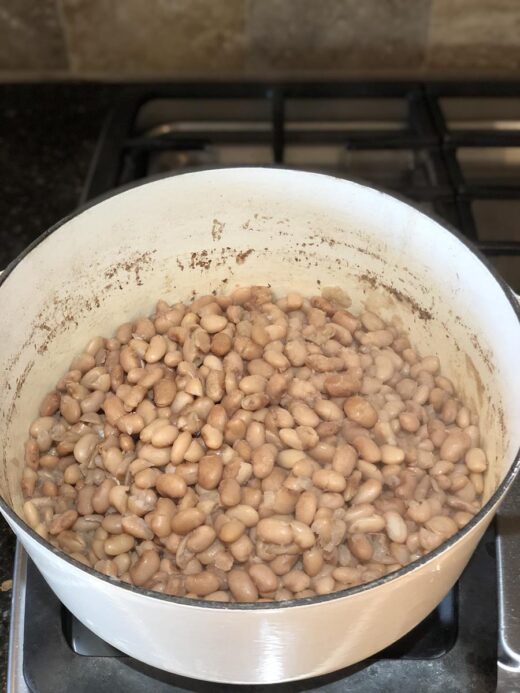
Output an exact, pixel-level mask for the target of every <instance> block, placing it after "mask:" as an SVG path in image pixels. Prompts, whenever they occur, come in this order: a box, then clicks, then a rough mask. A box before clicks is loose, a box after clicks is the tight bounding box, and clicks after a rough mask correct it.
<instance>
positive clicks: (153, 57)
mask: <svg viewBox="0 0 520 693" xmlns="http://www.w3.org/2000/svg"><path fill="white" fill-rule="evenodd" d="M244 1H245V0H61V2H62V8H63V16H64V22H65V27H66V31H67V35H68V44H69V53H70V61H71V66H72V69H73V70H75V71H78V72H98V71H99V72H111V73H116V74H143V73H166V74H168V73H171V74H172V75H175V74H179V73H183V72H185V73H194V72H197V71H198V72H204V73H206V72H207V73H208V74H214V73H215V72H218V71H219V70H228V69H237V68H239V67H240V66H241V65H242V58H243V49H244V35H243V26H244Z"/></svg>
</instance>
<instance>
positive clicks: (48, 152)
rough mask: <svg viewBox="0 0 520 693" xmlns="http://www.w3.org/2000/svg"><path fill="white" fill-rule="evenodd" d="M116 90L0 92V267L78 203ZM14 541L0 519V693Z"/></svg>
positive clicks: (48, 87)
mask: <svg viewBox="0 0 520 693" xmlns="http://www.w3.org/2000/svg"><path fill="white" fill-rule="evenodd" d="M118 92H119V88H118V87H117V86H110V85H106V84H103V85H98V84H91V83H89V84H86V83H81V84H36V85H29V84H20V85H0V268H2V269H3V268H4V267H6V266H7V265H8V264H9V262H11V261H12V260H13V259H14V258H15V257H16V256H17V255H18V254H19V253H20V252H21V251H22V250H23V249H24V248H25V247H26V246H27V245H28V244H29V243H31V242H32V241H33V240H34V239H35V238H37V237H38V236H39V235H40V233H42V231H44V230H45V229H46V228H47V227H48V226H50V225H51V224H53V223H54V222H56V221H58V220H59V219H60V218H61V217H63V216H65V215H66V214H68V213H69V212H71V211H72V210H73V209H74V207H75V206H76V204H77V200H78V198H79V195H80V192H81V187H82V184H83V181H84V179H85V176H86V173H87V170H88V166H89V163H90V160H91V157H92V155H93V152H94V148H95V145H96V141H97V138H98V135H99V131H100V128H101V126H102V123H103V120H104V118H105V115H106V113H107V111H108V110H109V108H110V105H111V103H112V102H113V100H114V99H115V98H116V97H117V94H118ZM14 545H15V542H14V536H13V535H12V533H11V531H10V530H9V528H8V527H7V525H6V524H5V522H4V521H3V520H2V519H0V584H4V589H5V591H1V590H0V690H2V691H5V689H6V673H7V671H6V669H7V643H8V635H9V608H10V600H11V591H10V590H9V589H8V586H9V585H8V584H7V585H6V584H5V581H7V580H9V579H10V578H11V577H12V566H13V556H14Z"/></svg>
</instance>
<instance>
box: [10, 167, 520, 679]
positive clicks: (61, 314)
mask: <svg viewBox="0 0 520 693" xmlns="http://www.w3.org/2000/svg"><path fill="white" fill-rule="evenodd" d="M0 281H1V284H0V305H1V306H2V339H1V340H0V373H1V375H0V377H1V383H0V432H1V439H2V443H3V447H2V461H1V463H0V492H1V495H2V497H3V500H2V501H0V511H1V512H2V514H3V515H4V517H5V518H6V519H7V521H8V523H9V524H10V525H11V527H12V529H13V530H14V532H15V533H16V535H17V536H18V538H19V539H20V541H21V542H22V544H23V546H24V547H25V549H26V550H27V552H28V553H29V555H30V556H31V558H32V559H33V560H34V562H35V563H36V565H37V567H38V568H39V570H40V571H41V572H42V574H43V576H44V577H45V579H46V580H47V582H48V583H49V585H50V586H51V588H52V589H53V590H54V592H55V593H56V594H57V596H58V597H59V598H60V600H61V601H62V602H63V603H64V604H65V606H66V607H67V608H68V609H70V611H71V612H72V613H74V614H75V615H76V616H77V617H78V618H79V619H80V620H81V621H82V622H83V623H84V624H85V625H86V626H88V627H89V628H90V629H91V630H92V631H94V633H96V634H97V635H99V636H100V637H102V638H103V639H104V640H106V641H108V642H109V643H111V644H112V645H114V646H115V647H117V648H119V649H120V650H122V651H123V652H126V653H128V654H129V655H131V656H132V657H136V658H137V659H139V660H142V661H144V662H147V663H148V664H151V665H153V666H155V667H159V668H161V669H164V670H167V671H171V672H176V673H179V674H182V675H185V676H191V677H195V678H200V679H208V680H212V681H222V682H232V683H271V682H280V681H286V680H291V679H298V678H304V677H310V676H315V675H318V674H323V673H325V672H330V671H333V670H335V669H339V668H341V667H344V666H347V665H349V664H352V663H354V662H358V661H360V660H362V659H364V658H365V657H367V656H369V655H371V654H373V653H375V652H377V651H378V650H380V649H382V648H384V647H385V646H387V645H389V644H390V643H392V642H393V641H394V640H397V639H398V638H399V637H400V636H402V635H403V634H404V633H406V632H407V631H409V630H410V629H411V628H413V627H414V626H415V625H416V624H417V623H419V622H420V621H421V620H422V619H423V618H424V617H425V616H426V615H427V614H428V613H429V612H430V611H431V610H432V609H433V608H434V607H435V606H436V605H437V603H438V602H439V601H440V600H441V599H442V598H443V597H444V595H445V594H446V593H447V592H448V590H449V589H450V588H451V586H452V585H453V584H454V583H455V581H456V580H457V578H458V577H459V575H460V573H461V572H462V570H463V569H464V566H465V565H466V563H467V561H468V559H469V558H470V556H471V554H472V552H473V550H474V548H475V546H476V545H477V542H478V541H479V539H480V538H481V536H482V534H483V532H484V530H485V529H486V527H487V525H488V524H489V522H490V521H491V519H492V517H493V515H494V513H495V511H496V509H497V506H498V504H499V503H500V501H501V500H502V498H503V497H504V494H505V493H506V491H507V489H508V488H509V486H510V485H511V483H512V481H513V478H514V476H515V474H516V472H517V471H518V465H519V461H518V450H519V447H520V361H519V358H520V356H519V355H520V322H519V310H518V307H517V305H516V302H515V300H514V298H513V295H512V293H511V292H510V291H509V289H508V288H507V287H506V286H505V285H504V283H503V282H502V281H501V280H500V279H498V278H497V276H496V275H495V274H494V273H493V272H492V271H491V270H490V269H489V267H488V266H487V265H486V264H485V262H484V261H483V260H482V258H481V257H480V256H479V255H478V254H476V252H475V250H474V249H473V248H472V247H471V246H469V245H468V244H467V243H466V242H465V241H463V240H462V239H461V238H460V237H459V236H458V235H457V234H456V233H454V232H452V231H449V230H447V229H446V228H444V227H443V226H442V225H441V224H439V223H438V222H437V221H435V220H433V219H432V218H430V217H428V216H427V215H425V214H424V213H422V212H420V211H418V210H416V209H414V208H413V207H411V206H409V205H408V204H406V203H404V202H402V201H400V200H398V199H395V198H394V197H392V196H390V195H387V194H385V193H382V192H380V191H376V190H373V189H371V188H368V187H365V186H362V185H359V184H356V183H353V182H349V181H344V180H339V179H335V178H330V177H328V176H323V175H317V174H311V173H301V172H296V171H288V170H272V169H254V168H249V169H223V170H212V171H206V172H201V173H191V174H185V175H179V176H174V177H170V178H164V179H161V180H157V181H155V182H151V183H147V184H145V185H142V186H140V187H136V188H132V189H130V190H126V191H124V192H120V193H119V194H115V195H113V196H112V197H109V198H108V199H104V200H102V201H101V202H98V203H97V204H95V205H92V206H89V207H87V208H85V209H83V210H81V211H80V212H78V213H77V214H75V215H73V216H72V217H70V218H68V219H67V220H65V221H64V222H61V223H60V224H58V225H56V226H55V227H54V228H52V229H50V231H48V232H47V233H45V234H44V235H43V236H41V237H40V238H39V239H38V240H37V241H36V242H35V243H34V244H33V245H32V246H31V247H30V248H29V249H28V250H27V251H26V252H25V253H24V254H23V256H22V257H20V258H19V259H18V260H16V261H15V262H14V263H13V264H12V265H11V266H10V267H9V268H8V269H7V270H6V271H5V272H4V274H3V276H2V278H1V280H0ZM252 283H254V284H270V285H272V286H273V287H274V288H275V289H276V290H279V291H280V292H287V291H288V290H291V289H294V290H297V291H300V292H302V293H304V294H311V293H316V292H319V291H320V289H321V288H322V287H328V286H338V287H341V288H342V289H344V290H345V291H346V292H347V293H348V294H349V296H350V297H351V299H352V309H353V310H354V311H358V310H360V309H361V308H362V307H363V306H367V307H369V308H372V309H375V310H377V312H378V313H379V314H380V315H381V316H382V317H383V318H384V319H386V320H391V321H394V322H395V323H397V324H398V325H400V326H402V327H403V328H404V329H405V330H407V331H408V332H409V334H410V335H411V338H412V341H413V343H414V344H415V345H416V346H417V347H418V349H419V350H420V351H422V352H423V353H425V354H426V353H428V354H431V353H435V354H437V355H438V356H439V357H440V359H441V363H442V364H443V370H444V373H445V374H446V375H447V376H449V377H450V378H451V379H452V380H453V381H454V383H455V384H456V386H457V388H458V389H459V392H460V393H462V395H463V398H465V400H466V401H467V402H468V403H470V404H471V405H472V407H473V408H474V409H475V410H476V411H477V412H478V413H479V415H480V424H481V428H482V430H483V431H484V447H485V449H486V451H487V454H488V458H489V460H490V468H489V471H488V474H487V478H486V487H485V500H486V503H485V505H484V507H483V508H482V510H481V511H480V512H479V513H478V515H477V516H476V517H475V518H474V519H473V520H472V521H471V522H470V523H469V524H468V525H467V526H466V527H465V528H464V529H463V530H461V531H460V532H458V533H457V534H456V535H455V536H454V537H452V538H451V539H450V540H449V541H448V542H446V543H445V544H443V545H442V546H440V547H439V548H438V549H437V550H435V551H433V552H432V553H430V554H429V555H428V556H426V557H424V558H423V559H421V560H420V561H417V562H416V563H413V564H411V565H409V566H407V567H406V568H403V569H402V570H399V571H398V572H396V573H393V574H391V575H389V576H387V577H384V578H381V579H379V580H376V581H374V582H372V583H369V584H366V585H363V586H360V587H355V588H353V589H349V590H345V591H343V592H338V593H335V594H330V595H327V596H322V597H313V598H309V599H305V600H299V601H293V602H284V603H283V604H276V603H262V604H254V605H244V604H222V603H209V602H205V601H198V600H189V599H181V598H176V597H169V596H162V595H160V594H157V593H153V592H150V591H147V590H144V589H138V588H134V587H130V586H128V585H126V584H123V583H119V582H118V581H117V580H116V579H112V578H108V577H105V576H103V575H100V574H99V573H97V572H94V571H93V570H90V569H88V568H85V567H84V566H82V565H80V564H79V563H77V562H75V561H74V560H72V559H71V558H69V557H67V556H66V555H65V554H62V553H60V552H59V551H57V550H55V549H54V548H53V547H51V546H50V545H49V544H47V543H46V542H45V541H43V540H42V539H40V538H39V537H38V536H37V535H36V534H35V533H34V532H33V531H32V530H31V529H29V527H28V526H27V525H26V524H25V522H24V521H23V520H22V519H21V518H20V511H21V504H22V496H21V492H20V477H21V473H22V464H23V444H24V440H25V438H26V435H27V431H28V427H29V424H30V422H31V421H32V419H33V418H35V417H36V415H37V411H38V404H39V402H40V400H41V399H42V396H43V394H44V393H46V392H47V391H48V390H49V389H51V388H52V387H53V385H54V384H55V382H56V381H57V379H58V377H59V376H60V375H61V374H62V373H63V372H64V370H65V369H66V367H67V365H68V364H69V362H70V361H71V359H72V357H73V356H74V355H75V354H76V353H78V352H79V351H81V349H82V348H83V346H84V345H85V343H86V342H87V341H88V339H89V337H91V336H93V335H97V334H104V335H108V334H110V333H111V331H112V330H113V329H114V328H115V327H116V326H117V325H119V324H120V323H122V322H124V321H126V320H130V319H132V318H133V317H134V316H137V315H139V314H143V313H150V312H152V310H153V307H154V304H155V302H156V300H157V298H159V297H163V298H166V299H169V300H170V301H174V300H180V299H185V298H188V297H190V296H191V295H192V291H193V290H195V291H196V292H197V293H198V294H205V293H209V292H210V291H212V290H217V291H220V292H226V291H229V290H231V289H232V288H234V287H235V286H237V285H246V284H252ZM29 617H30V616H29Z"/></svg>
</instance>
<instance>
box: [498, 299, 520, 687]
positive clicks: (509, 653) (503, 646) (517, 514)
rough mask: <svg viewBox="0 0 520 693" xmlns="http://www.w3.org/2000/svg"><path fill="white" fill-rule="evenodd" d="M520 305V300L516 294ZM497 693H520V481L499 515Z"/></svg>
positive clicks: (505, 501) (514, 486)
mask: <svg viewBox="0 0 520 693" xmlns="http://www.w3.org/2000/svg"><path fill="white" fill-rule="evenodd" d="M514 296H515V298H516V299H517V300H518V301H519V302H520V296H518V294H514ZM496 548H497V580H498V661H497V693H520V592H519V589H518V576H519V575H520V480H519V479H516V480H515V481H514V482H513V484H512V486H511V488H510V489H509V492H508V494H507V495H506V497H505V499H504V502H503V503H502V505H501V506H500V509H499V511H498V513H497V540H496Z"/></svg>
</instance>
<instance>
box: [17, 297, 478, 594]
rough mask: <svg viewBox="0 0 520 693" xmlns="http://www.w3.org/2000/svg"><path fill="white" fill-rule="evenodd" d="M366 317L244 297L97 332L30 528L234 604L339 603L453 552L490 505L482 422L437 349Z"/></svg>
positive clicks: (299, 300) (46, 462)
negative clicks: (364, 586)
mask: <svg viewBox="0 0 520 693" xmlns="http://www.w3.org/2000/svg"><path fill="white" fill-rule="evenodd" d="M347 308H348V303H347V301H346V300H345V299H344V298H342V296H341V294H340V293H339V292H337V291H329V292H324V295H322V296H314V297H312V298H303V297H302V296H301V295H300V294H297V293H289V294H288V295H287V296H285V297H283V298H280V299H278V300H276V299H275V298H274V297H273V295H272V293H271V290H270V289H269V288H267V287H263V286H253V287H244V288H239V289H237V290H235V291H234V292H233V293H231V295H229V296H220V295H219V296H213V295H209V296H203V297H201V298H198V299H196V300H194V301H193V302H191V303H176V304H174V305H169V304H168V303H166V302H165V301H162V300H160V301H159V302H158V303H157V305H156V309H155V313H154V314H153V315H152V316H151V317H149V318H139V319H137V320H135V321H134V322H128V323H125V324H123V325H121V326H120V327H119V328H118V329H117V330H116V333H115V336H114V337H110V338H104V337H94V338H93V339H92V340H91V341H90V342H89V343H88V344H87V346H86V348H85V350H84V351H83V353H81V354H79V355H78V356H77V357H76V358H75V359H74V360H73V362H72V363H71V364H70V367H69V370H68V371H67V373H66V374H65V375H64V376H63V377H62V378H61V380H60V381H59V382H58V383H57V385H56V389H55V390H53V391H52V392H49V393H48V394H47V395H46V397H45V398H44V400H43V402H42V403H41V406H40V417H39V418H38V419H36V420H35V421H34V422H33V423H32V425H31V427H30V437H29V439H28V440H27V442H26V445H25V467H24V471H23V479H22V487H23V493H24V498H25V499H26V500H25V504H24V513H25V519H26V521H27V523H28V524H29V525H30V526H31V527H32V528H33V529H34V530H35V531H36V532H37V533H38V534H39V535H40V536H41V537H43V538H45V539H47V540H48V541H49V542H50V543H51V544H53V546H55V547H58V548H60V549H61V550H63V551H65V552H66V553H68V554H69V555H70V556H72V557H73V558H75V559H76V560H77V561H79V562H81V563H83V564H84V565H87V566H90V567H92V568H95V569H96V570H98V571H100V572H101V573H104V574H105V575H109V576H112V577H114V578H119V579H120V580H123V581H125V582H128V583H131V584H133V585H138V586H141V587H146V588H149V589H152V590H156V591H158V592H163V593H166V594H170V595H175V596H185V597H197V598H205V599H210V600H218V601H236V602H255V601H273V600H286V599H293V598H302V597H311V596H314V595H323V594H327V593H330V592H334V591H336V590H341V589H345V588H347V587H351V586H353V585H358V584H361V583H364V582H367V581H370V580H374V579H377V578H379V577H381V576H383V575H385V574H387V573H390V572H392V571H395V570H398V569H399V568H401V567H402V566H405V565H407V564H408V563H410V562H411V561H414V560H416V559H418V558H419V557H420V556H422V555H423V554H425V553H427V552H428V551H431V550H432V549H435V548H436V547H438V546H439V545H440V544H442V542H444V541H445V540H446V539H448V538H449V537H450V536H452V535H453V534H454V533H455V532H457V530H458V529H459V528H461V527H463V526H464V525H465V524H466V523H467V522H468V521H469V520H470V519H471V518H472V516H473V515H474V514H475V513H476V512H477V511H478V510H479V508H480V506H481V498H482V491H483V473H484V472H485V470H486V467H487V461H486V455H485V453H484V452H483V450H482V449H481V448H480V447H479V442H480V440H479V438H480V436H479V429H478V427H477V423H478V421H477V417H476V416H475V415H474V413H472V412H470V411H469V409H468V408H467V407H466V406H464V405H463V404H462V403H461V402H460V400H459V399H458V398H457V396H456V393H455V392H454V388H453V384H452V383H451V382H450V380H448V378H446V377H444V376H443V375H441V374H440V364H439V359H438V358H437V357H436V356H426V357H420V356H419V355H418V353H417V352H416V351H415V350H414V349H413V348H412V347H411V345H410V342H409V341H408V338H407V337H406V336H404V335H403V334H401V333H399V331H398V330H397V329H396V328H395V327H394V326H392V325H387V324H385V323H384V322H383V321H382V320H381V319H380V318H379V317H378V316H377V315H375V314H374V313H372V312H365V313H362V314H361V315H358V316H355V315H353V314H352V313H350V312H349V311H348V310H347Z"/></svg>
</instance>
